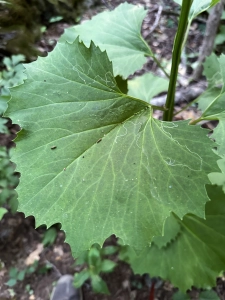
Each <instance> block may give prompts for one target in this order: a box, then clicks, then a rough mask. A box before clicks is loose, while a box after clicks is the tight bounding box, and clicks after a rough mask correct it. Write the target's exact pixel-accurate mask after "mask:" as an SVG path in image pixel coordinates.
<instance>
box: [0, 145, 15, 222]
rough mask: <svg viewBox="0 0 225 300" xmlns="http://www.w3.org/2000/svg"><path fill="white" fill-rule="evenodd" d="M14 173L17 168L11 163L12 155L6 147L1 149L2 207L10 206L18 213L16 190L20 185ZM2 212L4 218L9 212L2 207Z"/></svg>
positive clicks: (0, 204) (0, 208)
mask: <svg viewBox="0 0 225 300" xmlns="http://www.w3.org/2000/svg"><path fill="white" fill-rule="evenodd" d="M14 171H15V168H14V166H13V164H12V163H11V162H10V153H9V152H8V151H7V149H6V147H0V206H4V205H5V204H8V205H9V207H10V209H11V211H12V212H16V210H17V207H18V203H17V193H16V192H15V190H14V188H15V186H17V184H18V182H19V178H18V176H16V175H15V174H14ZM0 212H1V217H2V216H3V214H4V213H6V212H7V210H6V209H5V208H3V207H0ZM0 219H1V218H0Z"/></svg>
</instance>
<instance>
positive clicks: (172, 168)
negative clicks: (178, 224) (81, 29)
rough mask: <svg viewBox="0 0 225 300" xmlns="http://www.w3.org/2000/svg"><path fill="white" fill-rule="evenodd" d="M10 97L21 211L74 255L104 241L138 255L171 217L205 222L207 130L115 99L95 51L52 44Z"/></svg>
mask: <svg viewBox="0 0 225 300" xmlns="http://www.w3.org/2000/svg"><path fill="white" fill-rule="evenodd" d="M11 93H12V99H11V101H10V102H9V108H8V111H7V115H8V116H9V117H10V118H11V119H12V120H13V122H14V123H18V124H19V125H20V126H21V128H22V131H21V132H20V134H19V135H18V137H17V139H16V143H17V147H16V149H15V151H14V156H13V158H12V160H13V161H14V162H15V163H16V164H17V168H18V171H20V172H21V180H20V184H19V187H18V194H19V202H20V210H21V211H23V212H24V213H25V214H26V215H30V214H31V215H34V216H35V218H36V225H37V226H38V225H40V224H43V223H44V224H47V225H48V226H50V225H51V224H53V223H56V222H61V223H62V228H63V229H64V230H65V232H66V236H67V241H68V243H70V245H71V247H72V251H73V252H74V253H75V254H78V253H79V252H80V251H83V250H85V249H87V248H89V247H90V245H92V244H93V243H99V244H102V243H103V242H104V240H105V239H106V238H107V237H108V236H110V235H111V234H116V235H118V236H120V237H121V238H122V239H123V240H124V242H125V243H126V244H130V245H132V246H133V247H134V248H135V249H137V250H141V249H142V248H143V247H145V246H146V245H149V243H150V242H151V239H152V237H153V236H154V235H160V234H161V232H162V226H163V223H164V220H165V219H166V217H168V216H169V215H170V212H171V211H174V212H175V213H176V214H177V215H178V216H179V217H181V218H182V217H183V215H184V214H186V213H187V212H192V213H195V214H197V215H199V216H202V217H203V216H204V205H205V202H206V201H207V200H208V197H207V194H206V191H205V184H206V183H208V182H209V181H208V177H207V174H208V173H210V172H213V171H217V167H216V159H217V156H216V155H215V154H214V153H213V151H212V150H211V148H212V147H213V145H214V143H213V142H212V141H211V140H210V139H209V138H208V137H207V136H206V133H207V130H205V129H202V128H200V127H198V126H189V125H188V121H182V122H174V123H173V122H162V121H159V120H155V119H153V118H152V109H151V106H150V105H149V104H147V103H146V102H144V101H141V100H138V99H134V98H132V97H129V96H127V95H124V94H122V93H121V92H120V90H119V89H118V87H117V85H116V81H115V79H114V77H113V71H112V65H111V63H110V61H109V60H108V57H107V55H106V53H105V52H104V53H102V52H101V51H100V50H99V49H98V48H96V47H95V46H94V44H91V46H90V48H86V47H85V46H84V45H83V44H82V43H81V44H80V43H79V42H78V40H76V41H75V42H74V43H73V44H68V43H63V44H58V45H57V46H56V48H55V49H54V50H53V51H52V52H51V53H50V54H49V56H48V57H46V58H38V60H37V61H36V62H34V63H31V64H29V65H27V80H26V81H25V83H24V84H23V85H20V86H18V87H15V88H13V89H12V90H11Z"/></svg>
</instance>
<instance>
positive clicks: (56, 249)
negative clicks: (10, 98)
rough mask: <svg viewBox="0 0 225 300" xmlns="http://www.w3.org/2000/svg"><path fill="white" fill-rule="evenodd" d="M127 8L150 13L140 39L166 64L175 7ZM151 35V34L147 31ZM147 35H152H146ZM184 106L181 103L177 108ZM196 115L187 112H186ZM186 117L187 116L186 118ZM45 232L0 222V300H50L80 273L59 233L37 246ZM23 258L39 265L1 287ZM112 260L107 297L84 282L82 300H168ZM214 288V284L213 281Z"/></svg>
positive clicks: (46, 43)
mask: <svg viewBox="0 0 225 300" xmlns="http://www.w3.org/2000/svg"><path fill="white" fill-rule="evenodd" d="M121 2H123V1H119V0H111V1H102V5H100V6H98V7H96V8H95V9H94V10H90V11H87V12H86V13H85V14H84V15H83V17H82V20H85V19H89V18H91V16H93V15H95V14H96V13H98V12H100V11H103V10H104V9H106V8H109V9H112V8H114V7H116V6H117V5H118V4H119V3H121ZM128 2H130V3H139V4H143V5H144V6H145V7H146V8H147V9H149V12H148V15H147V16H146V18H145V20H144V22H143V26H142V34H143V36H144V37H145V38H146V40H147V41H148V43H149V44H150V45H151V47H152V50H153V51H154V52H156V53H157V55H158V59H159V60H161V61H163V62H169V61H170V59H171V50H172V44H173V39H174V35H175V32H176V26H177V22H178V15H177V13H178V6H177V5H176V4H174V2H173V1H170V0H164V1H157V0H154V1H151V0H141V1H131V0H130V1H128ZM161 4H163V10H162V13H161V19H160V22H159V23H158V24H156V27H155V28H154V26H155V21H156V17H157V13H158V12H159V9H160V5H161ZM204 18H205V16H202V17H201V20H197V21H194V22H193V24H192V28H191V32H190V38H189V40H188V47H187V53H196V52H198V51H199V47H200V45H201V42H202V37H203V29H202V28H203V27H204V26H205V21H204V20H206V18H205V19H204ZM66 27H68V24H66V23H60V22H58V23H57V24H52V25H51V26H50V27H49V28H48V30H47V31H46V32H45V33H44V35H43V37H42V39H41V40H40V42H39V43H38V45H37V47H38V49H39V50H41V51H42V52H45V51H50V50H52V49H53V47H54V45H55V43H56V41H57V39H58V37H59V36H60V35H61V34H62V33H63V30H64V28H66ZM151 30H152V32H151ZM149 32H151V33H150V34H149ZM185 68H186V69H185V72H184V76H183V77H184V78H186V77H187V78H188V74H189V73H191V64H188V65H187V66H185ZM149 70H151V71H153V72H156V73H157V72H159V71H158V69H157V66H156V64H155V63H154V62H153V61H152V60H151V59H149V60H148V62H147V63H146V64H145V66H144V67H143V70H142V71H140V72H139V73H143V72H145V71H149ZM181 105H183V104H181ZM186 113H191V114H194V113H195V111H194V110H193V109H192V110H191V112H190V111H189V112H186ZM185 118H186V116H185ZM9 128H10V130H11V133H12V134H13V136H12V135H9V136H3V135H1V136H0V144H1V145H7V146H12V142H11V141H10V140H11V139H12V138H13V137H14V135H15V127H13V126H11V125H9ZM44 233H45V228H44V227H40V228H38V229H35V220H34V218H33V217H28V218H24V215H23V214H22V213H16V214H11V213H7V214H6V215H5V216H4V218H3V219H2V220H1V222H0V265H1V266H0V300H8V299H18V300H28V299H29V300H49V299H50V295H51V291H52V289H53V286H54V285H55V283H56V281H57V280H58V279H59V278H60V276H61V275H63V274H72V275H73V274H74V273H75V272H78V271H79V268H78V267H77V266H75V265H74V259H73V257H72V254H71V251H70V247H69V245H68V244H66V243H64V239H65V236H64V233H63V232H62V231H60V230H58V234H57V238H56V240H55V242H54V243H53V244H52V245H50V246H47V247H42V246H41V245H42V244H41V243H42V241H43V236H44ZM107 243H108V244H110V243H111V244H115V238H110V239H109V240H108V242H107ZM28 257H29V258H31V262H34V261H35V260H38V265H37V266H36V268H35V270H34V271H33V272H31V273H30V274H27V275H26V276H25V278H24V279H23V280H21V281H19V280H18V282H17V284H16V285H15V286H13V287H9V286H7V285H6V282H7V281H8V280H9V279H10V275H9V270H10V268H12V267H15V268H17V269H18V270H24V269H26V268H28V266H29V264H28V260H27V259H28ZM114 259H115V260H116V261H117V263H118V265H117V267H116V268H115V270H114V271H113V272H112V273H109V274H103V279H104V280H105V281H106V282H107V285H108V288H109V291H110V293H111V295H110V296H106V295H99V294H97V295H96V294H94V293H93V292H92V290H91V285H90V283H89V282H87V283H85V284H84V286H83V288H82V290H83V295H84V300H115V299H118V300H119V299H120V300H132V299H136V300H145V299H146V300H147V299H151V300H153V298H154V299H160V300H164V299H167V300H169V299H172V296H173V294H174V292H175V291H176V289H175V288H173V286H172V285H171V284H170V283H169V282H163V281H161V280H159V279H158V280H156V285H155V295H154V297H153V298H152V296H150V294H151V282H152V281H151V280H150V278H149V277H148V276H139V275H134V274H133V272H132V270H131V269H130V267H129V265H127V264H126V263H124V262H121V261H118V258H115V257H114ZM215 284H216V279H215ZM223 290H224V281H223V280H222V279H218V285H217V292H218V294H219V295H220V297H221V299H225V298H224V296H223V294H224V292H223ZM197 294H198V292H196V290H195V289H193V291H192V298H195V297H197V296H196V295H197Z"/></svg>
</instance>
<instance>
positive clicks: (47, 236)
mask: <svg viewBox="0 0 225 300" xmlns="http://www.w3.org/2000/svg"><path fill="white" fill-rule="evenodd" d="M56 237H57V230H56V228H55V227H51V228H49V229H47V230H46V231H45V233H44V236H43V239H42V244H43V245H44V246H48V245H52V244H53V243H54V241H55V239H56Z"/></svg>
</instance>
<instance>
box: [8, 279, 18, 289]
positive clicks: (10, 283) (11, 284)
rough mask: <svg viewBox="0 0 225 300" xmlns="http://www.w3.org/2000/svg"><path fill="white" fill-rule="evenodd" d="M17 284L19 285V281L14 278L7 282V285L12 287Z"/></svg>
mask: <svg viewBox="0 0 225 300" xmlns="http://www.w3.org/2000/svg"><path fill="white" fill-rule="evenodd" d="M16 283H17V280H16V279H14V278H11V279H9V280H8V281H7V282H6V285H8V286H10V287H12V286H14V285H16Z"/></svg>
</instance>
